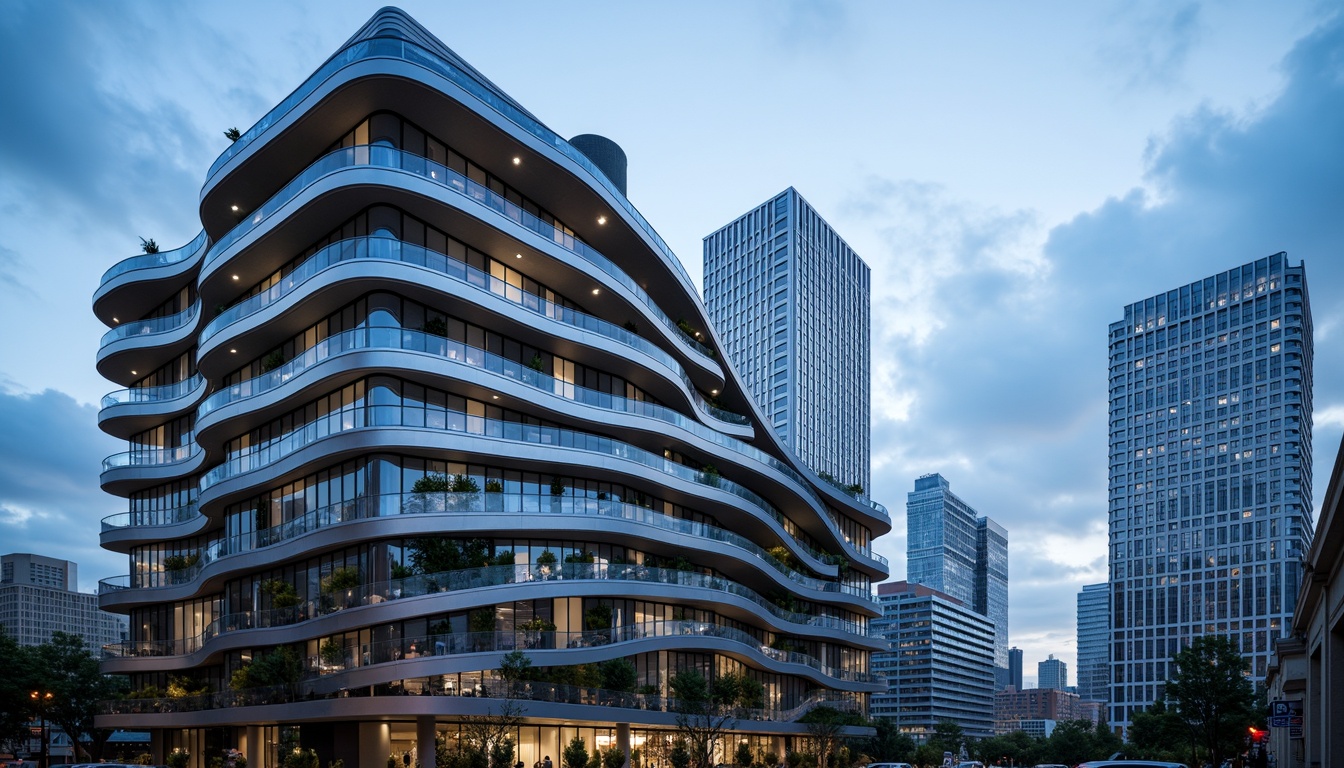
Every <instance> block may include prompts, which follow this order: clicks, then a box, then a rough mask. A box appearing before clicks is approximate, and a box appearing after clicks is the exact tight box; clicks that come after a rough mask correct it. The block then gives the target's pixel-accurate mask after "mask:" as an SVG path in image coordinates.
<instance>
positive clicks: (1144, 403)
mask: <svg viewBox="0 0 1344 768" xmlns="http://www.w3.org/2000/svg"><path fill="white" fill-rule="evenodd" d="M1311 366H1312V334H1311V307H1310V304H1309V302H1308V300H1307V281H1306V271H1305V266H1304V265H1303V264H1302V263H1299V264H1298V265H1297V266H1293V265H1292V264H1291V263H1290V262H1289V260H1288V257H1287V255H1286V254H1283V253H1277V254H1274V255H1273V256H1269V257H1268V258H1263V259H1259V260H1257V261H1254V262H1251V263H1249V264H1245V265H1243V266H1240V267H1236V268H1234V269H1231V270H1228V271H1226V272H1221V273H1219V274H1216V275H1213V276H1211V277H1207V278H1204V279H1203V280H1199V281H1196V282H1193V283H1189V284H1187V285H1182V286H1180V287H1177V288H1174V289H1172V290H1170V291H1167V292H1165V293H1160V294H1157V295H1155V296H1152V297H1149V298H1147V299H1144V300H1141V301H1136V302H1134V303H1133V304H1130V305H1128V306H1126V307H1125V310H1124V318H1123V319H1122V320H1120V321H1118V322H1115V323H1112V324H1111V326H1110V419H1111V420H1110V493H1109V496H1110V501H1109V518H1110V520H1109V522H1110V573H1109V578H1108V583H1109V586H1110V602H1111V631H1110V640H1111V657H1110V658H1111V662H1110V665H1111V681H1110V692H1111V697H1110V702H1111V711H1110V720H1111V722H1112V724H1114V725H1121V726H1123V725H1127V724H1128V723H1129V721H1130V718H1131V716H1132V715H1133V713H1134V712H1136V711H1138V710H1141V709H1143V708H1144V707H1147V706H1149V705H1150V704H1152V702H1153V701H1154V700H1155V699H1157V698H1158V697H1160V696H1161V695H1162V691H1163V684H1164V681H1165V680H1166V679H1167V678H1168V677H1170V675H1171V673H1172V672H1173V670H1172V668H1171V664H1170V659H1171V657H1172V656H1173V655H1175V654H1176V653H1177V652H1178V651H1179V650H1180V649H1181V648H1182V646H1183V645H1185V644H1187V643H1188V642H1189V641H1190V640H1191V639H1192V638H1194V637H1199V636H1202V635H1221V636H1225V637H1229V638H1231V639H1232V640H1233V641H1234V642H1235V643H1236V644H1237V645H1238V646H1239V647H1240V649H1241V652H1242V655H1243V656H1245V657H1246V659H1247V660H1248V661H1249V662H1250V665H1251V673H1252V675H1253V677H1254V678H1255V679H1257V680H1261V679H1263V678H1264V675H1265V670H1266V667H1267V666H1268V664H1269V660H1270V655H1271V653H1272V652H1273V647H1274V641H1275V640H1276V639H1277V638H1280V637H1284V636H1286V635H1287V634H1288V633H1289V620H1290V619H1291V617H1292V615H1293V608H1294V604H1295V601H1296V597H1297V592H1298V586H1299V583H1300V580H1301V574H1300V571H1301V567H1300V562H1301V559H1302V553H1303V552H1304V551H1305V549H1306V547H1307V544H1308V543H1309V541H1310V537H1311V530H1312V520H1311Z"/></svg>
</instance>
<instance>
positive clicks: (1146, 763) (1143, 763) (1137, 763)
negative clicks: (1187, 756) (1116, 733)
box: [1078, 760, 1186, 768]
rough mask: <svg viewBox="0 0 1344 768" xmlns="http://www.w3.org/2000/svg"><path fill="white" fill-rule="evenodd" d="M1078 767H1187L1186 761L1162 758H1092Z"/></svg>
mask: <svg viewBox="0 0 1344 768" xmlns="http://www.w3.org/2000/svg"><path fill="white" fill-rule="evenodd" d="M1078 768H1186V766H1185V763H1164V762H1162V761H1161V760H1092V761H1089V762H1086V763H1080V764H1079V765H1078Z"/></svg>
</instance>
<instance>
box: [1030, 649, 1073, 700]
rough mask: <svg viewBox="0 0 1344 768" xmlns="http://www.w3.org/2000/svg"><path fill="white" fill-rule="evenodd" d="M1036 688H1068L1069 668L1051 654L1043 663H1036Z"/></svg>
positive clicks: (1060, 689)
mask: <svg viewBox="0 0 1344 768" xmlns="http://www.w3.org/2000/svg"><path fill="white" fill-rule="evenodd" d="M1036 687H1037V688H1054V689H1055V690H1059V691H1062V690H1065V689H1066V688H1068V687H1069V666H1068V665H1067V664H1065V663H1064V662H1062V661H1060V660H1059V659H1056V658H1055V654H1053V653H1052V654H1050V657H1049V658H1048V659H1046V660H1045V661H1038V662H1036Z"/></svg>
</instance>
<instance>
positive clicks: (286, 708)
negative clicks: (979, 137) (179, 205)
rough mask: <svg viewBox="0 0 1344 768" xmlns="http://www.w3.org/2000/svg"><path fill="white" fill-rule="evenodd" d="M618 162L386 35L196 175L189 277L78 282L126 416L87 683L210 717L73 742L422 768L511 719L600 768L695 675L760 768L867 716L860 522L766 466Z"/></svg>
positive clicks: (320, 77) (302, 88) (536, 740)
mask: <svg viewBox="0 0 1344 768" xmlns="http://www.w3.org/2000/svg"><path fill="white" fill-rule="evenodd" d="M221 87H227V85H226V84H222V85H221ZM589 152H591V153H592V154H591V155H589V154H588V153H589ZM622 157H623V154H622V153H621V152H620V151H619V149H617V148H614V147H612V146H611V142H609V141H607V140H605V139H602V138H601V137H593V136H586V137H583V139H582V140H580V139H576V140H575V141H574V142H573V143H571V142H569V141H566V140H565V139H564V138H562V137H561V136H559V135H557V134H555V133H554V132H553V131H551V130H550V129H548V128H547V127H546V126H544V125H543V124H542V123H540V122H539V121H538V120H537V118H536V117H534V116H533V115H531V114H530V113H529V112H527V111H526V110H525V109H523V108H522V107H521V106H519V105H518V104H517V103H516V102H515V101H513V100H512V99H511V98H509V97H508V96H507V95H506V94H504V93H503V92H502V91H500V90H499V89H498V88H497V87H496V86H494V85H493V84H491V83H490V82H489V81H488V80H486V79H485V78H484V77H483V76H482V75H481V74H480V73H479V72H477V71H476V70H475V69H473V68H472V67H471V66H469V65H468V64H466V63H465V62H463V61H462V60H461V58H460V57H458V56H457V55H456V54H454V53H453V52H452V51H451V50H449V49H448V48H447V47H446V46H444V44H443V43H441V42H440V41H438V40H437V39H436V38H434V36H433V35H431V34H430V33H429V32H428V31H427V30H425V29H424V28H423V27H421V26H420V25H419V24H417V23H416V22H415V21H414V20H413V19H411V18H410V17H409V16H407V15H406V14H404V13H402V12H401V11H398V10H396V9H391V8H388V9H383V10H381V11H379V12H378V13H377V14H375V15H374V17H373V18H372V19H371V20H370V21H369V22H368V23H367V24H366V25H365V26H364V27H363V28H362V29H360V30H359V31H358V32H357V33H356V34H355V35H354V37H352V38H351V39H350V40H349V41H348V42H347V43H346V44H345V45H343V46H342V47H341V48H340V50H338V51H337V52H336V53H335V54H334V55H333V56H332V57H331V58H330V59H329V60H328V61H327V62H326V63H324V64H323V65H322V67H321V68H320V69H319V70H318V71H317V72H315V73H314V74H313V75H312V76H311V77H310V78H309V79H308V80H306V81H305V82H303V83H302V84H300V85H299V87H298V88H297V90H295V91H294V92H293V93H292V94H291V95H290V96H288V97H286V98H285V100H284V101H283V102H281V103H280V104H279V105H277V106H276V107H275V108H274V109H272V110H271V111H270V112H269V113H267V114H266V115H264V116H263V117H262V118H261V119H260V121H259V122H257V124H256V125H255V126H253V127H252V128H251V129H249V130H247V131H245V132H244V133H243V134H242V136H241V137H240V138H239V139H238V140H237V141H235V142H234V143H233V144H232V145H231V146H230V147H229V148H228V149H227V150H225V152H224V154H223V155H222V156H221V157H220V158H219V159H218V160H217V161H216V162H215V163H214V164H213V166H212V167H211V168H210V170H209V172H208V173H207V175H206V179H205V184H204V188H203V190H202V192H201V194H200V197H199V212H200V216H201V224H202V232H201V234H200V235H199V236H198V237H197V238H196V239H195V240H194V241H193V242H191V243H190V244H188V245H187V246H185V247H183V248H180V249H178V250H174V251H165V252H159V253H145V254H139V255H136V256H133V257H131V258H129V259H127V260H125V261H122V262H121V263H119V264H116V265H114V266H113V267H112V268H111V269H110V270H109V271H108V272H107V273H106V274H105V275H104V277H103V280H102V282H101V285H100V287H99V288H98V290H97V292H96V294H95V296H94V311H95V314H96V315H97V316H98V317H99V319H101V320H102V321H103V322H105V323H106V324H107V325H108V327H109V330H108V331H107V333H106V335H105V336H104V337H103V341H102V345H101V347H100V349H99V352H98V360H97V365H98V369H99V371H100V372H101V373H102V374H103V375H105V376H106V377H108V378H109V379H112V380H113V381H115V382H117V383H118V384H119V385H120V386H122V387H125V389H123V390H121V391H118V392H116V393H113V394H112V395H109V396H108V397H107V398H105V399H104V400H103V408H102V410H101V412H100V414H99V417H100V418H99V421H100V424H101V426H102V428H103V429H104V430H106V431H107V432H109V433H111V434H113V435H116V436H118V437H121V438H124V439H126V440H127V443H128V445H127V451H126V452H125V453H122V454H118V455H116V456H113V457H111V458H109V459H108V460H107V462H106V464H105V466H104V471H103V474H102V478H101V480H102V485H103V488H104V489H106V490H107V491H109V492H111V493H113V494H116V495H120V496H123V497H126V498H127V499H128V509H127V511H126V512H124V513H122V514H119V515H117V516H115V517H113V518H111V519H109V520H106V521H104V524H103V533H102V541H103V545H104V546H105V547H106V548H108V549H111V550H113V551H117V552H122V553H125V554H126V555H127V558H128V569H127V572H126V573H124V574H122V575H120V576H117V577H114V578H110V579H107V580H105V581H104V582H103V583H102V585H101V593H102V594H101V599H102V602H103V605H104V607H106V608H108V609H111V610H115V611H118V612H120V613H125V614H129V615H130V616H131V637H130V638H129V640H128V642H126V643H124V644H116V645H112V646H109V647H107V648H105V649H104V650H105V653H106V654H107V655H108V656H109V657H110V658H107V659H106V660H105V661H104V669H105V671H106V672H109V673H116V674H125V675H129V676H130V678H131V686H132V688H133V689H135V690H137V691H141V693H140V694H139V695H138V696H137V697H136V698H137V699H152V698H153V692H152V691H146V690H145V689H146V688H147V687H151V686H157V687H159V688H162V687H163V686H164V685H166V684H167V682H168V681H169V680H170V679H172V678H176V677H185V678H189V679H191V680H193V681H196V684H198V685H201V686H205V687H207V688H208V689H209V690H212V691H216V692H219V693H216V694H210V695H205V696H200V697H192V698H189V699H173V700H171V702H166V701H157V700H148V701H145V700H141V701H128V702H116V703H112V704H109V705H108V711H107V713H106V714H104V715H103V716H101V717H100V718H99V720H98V724H99V726H100V727H107V728H123V727H124V728H134V729H139V730H150V731H154V732H156V733H155V738H154V744H155V750H156V752H160V754H156V756H155V762H157V763H162V762H164V755H163V754H161V752H162V750H163V749H169V750H170V749H173V748H183V749H185V750H186V751H188V752H189V753H190V754H191V759H192V761H194V765H195V766H196V768H200V766H203V765H205V762H206V759H207V757H208V756H210V755H218V754H220V752H219V750H220V749H221V748H224V747H236V748H240V749H242V750H243V752H244V753H245V755H246V757H247V760H248V764H249V765H251V766H263V765H276V764H277V757H278V755H277V754H276V753H275V752H273V751H271V752H268V750H272V749H276V748H278V747H279V745H280V744H282V743H287V742H288V740H290V739H292V738H293V737H296V736H297V739H298V744H299V745H300V746H302V747H310V748H313V749H315V750H316V751H317V755H318V758H319V761H320V762H321V763H322V764H324V765H325V764H327V763H329V762H331V761H333V760H337V759H340V760H343V761H344V762H345V764H346V765H360V766H381V765H385V764H386V763H387V759H388V755H389V754H391V753H395V754H396V755H397V758H398V761H399V762H402V763H403V764H409V763H411V762H413V760H412V759H411V755H410V753H411V752H412V751H413V750H414V751H415V752H416V753H417V755H418V761H419V764H420V765H421V766H422V768H433V766H434V763H435V749H434V744H435V741H436V737H437V738H445V739H446V743H447V744H449V745H457V744H460V743H467V742H470V741H471V739H472V738H473V735H472V734H473V732H472V731H471V729H470V728H469V727H467V726H469V724H470V723H471V722H472V721H471V720H470V719H469V718H473V717H476V716H481V715H487V714H495V715H499V714H501V712H502V708H503V707H504V706H505V699H508V698H512V699H515V700H517V699H522V700H523V701H522V702H520V703H519V706H520V707H521V711H522V713H523V714H522V717H523V720H522V722H521V724H520V725H519V726H518V727H517V728H511V729H510V732H509V733H508V736H509V738H510V739H511V740H512V741H513V744H514V745H516V752H515V754H514V755H513V756H511V757H512V759H510V760H507V761H506V762H508V763H509V764H512V763H513V762H514V760H521V761H522V762H523V763H524V764H526V765H532V764H534V763H535V762H536V761H538V760H541V759H543V758H544V757H546V756H548V755H549V756H550V759H551V760H552V761H554V762H558V761H559V757H560V753H561V749H562V747H563V746H564V744H565V743H567V742H568V741H569V739H570V738H572V737H574V736H578V737H581V738H582V739H584V741H585V742H586V743H587V745H588V749H589V751H590V752H591V751H593V750H595V749H596V748H597V747H599V746H602V747H608V746H615V747H619V748H622V749H623V750H624V751H626V756H627V757H626V759H628V755H629V750H630V749H631V747H632V745H639V744H640V743H641V742H643V743H645V744H649V743H652V744H653V745H654V747H653V748H654V749H656V748H657V745H659V744H662V743H666V742H667V741H668V740H669V739H670V738H671V737H672V736H673V734H675V726H674V720H675V717H674V716H673V715H672V714H669V713H668V712H667V711H666V709H667V707H668V699H667V698H666V697H667V696H668V695H669V681H670V680H671V678H672V676H673V675H674V674H675V673H678V672H686V671H690V670H694V671H697V672H699V673H701V674H702V675H704V676H706V677H709V678H714V677H718V676H722V675H725V674H728V673H734V674H737V673H740V674H742V675H745V676H746V677H748V678H750V679H752V680H754V681H756V682H757V683H759V684H760V686H761V691H762V696H761V698H760V700H759V702H758V703H759V704H760V705H761V707H760V710H759V714H753V715H751V716H748V717H743V718H740V719H738V721H737V725H736V727H735V729H734V732H733V734H732V737H731V739H732V746H733V748H735V747H736V745H737V744H739V743H742V742H746V743H747V744H748V745H750V747H751V748H752V750H753V754H757V753H759V752H761V751H776V752H778V753H779V754H783V752H784V750H783V746H784V739H785V737H786V736H787V735H789V734H792V735H795V736H803V735H805V734H806V730H807V726H806V725H804V724H802V723H799V722H797V720H798V718H799V717H800V716H801V715H803V714H804V713H805V712H806V711H808V709H809V708H811V707H813V706H815V705H816V704H818V703H820V702H823V701H824V702H828V703H830V704H831V705H834V706H839V707H842V708H848V709H856V710H858V711H863V710H864V709H865V704H866V699H867V697H868V695H869V694H870V693H876V692H879V691H882V690H885V688H884V686H883V685H882V684H881V681H880V680H879V679H878V678H877V677H876V676H875V675H873V674H872V673H871V672H870V670H869V666H868V663H869V655H870V653H871V651H873V650H878V649H881V648H882V647H884V644H883V642H882V641H881V640H880V639H878V638H875V637H873V636H871V635H870V634H869V632H868V621H869V619H871V618H873V617H875V616H877V615H879V611H878V608H877V605H876V602H875V598H874V597H873V596H872V594H871V583H872V581H873V580H874V579H878V580H881V579H882V578H884V577H885V576H886V574H887V565H886V562H885V561H884V560H883V559H882V558H881V557H880V556H878V555H876V554H875V553H874V552H873V551H872V537H873V535H875V534H880V533H884V532H885V531H887V530H888V529H889V528H890V522H889V519H888V517H887V515H886V513H885V510H883V509H881V507H880V506H879V505H874V504H873V503H872V502H869V501H867V500H865V499H860V498H856V497H855V496H852V495H849V494H846V493H843V492H841V491H840V490H838V489H836V488H833V487H832V486H830V485H828V484H826V483H822V482H820V481H816V480H815V478H813V479H809V477H808V474H807V470H806V468H805V467H804V466H803V465H802V464H801V463H800V462H798V461H797V459H796V458H795V457H794V454H793V453H792V452H791V450H790V448H789V447H788V446H786V445H785V444H784V443H783V442H782V441H781V440H780V439H778V437H777V436H776V434H775V432H774V430H773V429H772V427H771V422H770V420H769V419H768V418H767V417H766V416H764V415H763V413H762V412H761V411H760V410H759V409H758V408H757V407H756V406H755V403H754V399H753V397H752V396H751V393H750V392H749V391H748V390H747V389H746V388H745V387H743V385H742V384H741V382H740V379H739V378H738V376H737V374H736V372H735V371H734V370H733V369H732V368H731V366H730V365H728V361H729V357H728V356H727V355H726V354H725V350H724V347H723V345H722V344H721V343H720V341H719V339H718V337H717V334H716V333H715V331H714V329H713V327H712V326H711V325H710V324H709V322H708V319H707V316H706V312H705V310H704V308H703V306H702V305H701V304H700V301H699V298H698V296H697V294H696V291H695V287H694V286H693V285H692V284H691V281H690V278H689V277H688V276H687V274H686V272H685V270H684V268H683V267H682V265H681V263H680V261H679V260H678V259H677V257H676V256H675V255H674V254H673V253H671V251H670V250H668V248H667V246H666V244H665V243H664V241H663V240H662V239H661V238H660V237H659V236H658V235H657V233H656V232H655V231H654V230H653V229H652V228H651V226H650V225H649V224H648V222H647V221H646V220H645V219H644V218H643V217H642V216H641V215H640V214H639V212H638V211H637V210H636V209H635V208H634V206H633V205H632V204H631V203H630V201H629V200H628V199H627V198H626V196H625V195H624V193H623V191H622V186H621V184H620V180H621V179H622V178H623V177H624V170H625V169H624V168H623V167H622V166H621V165H620V161H621V158H622ZM673 318H679V319H681V321H682V322H681V323H680V324H679V323H678V322H677V321H676V320H674V319H673ZM680 326H686V327H689V328H692V329H693V331H692V332H691V333H689V334H688V333H686V332H685V330H684V328H682V327H680ZM710 398H716V399H717V401H718V404H717V405H711V404H710V403H709V402H708V400H709V399H710ZM512 651H519V652H521V653H522V654H524V655H525V656H526V657H527V658H528V659H529V660H530V661H531V663H532V665H533V669H534V670H536V672H537V674H536V675H534V677H535V678H536V679H534V680H531V681H530V682H529V684H528V685H527V686H525V687H524V686H521V685H517V686H515V685H511V684H510V681H509V680H506V679H504V677H503V676H502V675H501V674H500V673H499V669H500V667H501V662H502V660H503V658H504V657H505V655H506V654H507V653H510V652H512ZM604 662H610V663H609V664H607V665H606V666H605V667H601V669H603V670H606V672H604V673H603V674H604V675H605V676H601V677H602V679H600V680H599V679H597V678H595V677H594V676H593V674H589V673H590V672H593V671H595V670H597V669H599V667H598V666H596V665H600V664H603V663H604ZM580 665H583V667H582V670H583V671H584V674H585V675H586V676H585V677H576V674H575V673H576V670H578V668H579V666H580ZM613 670H614V673H613V674H615V677H612V674H609V673H612V671H613ZM617 688H619V690H620V691H623V692H618V691H617V690H615V689H617ZM599 689H605V690H599ZM634 691H640V692H638V693H636V692H634ZM653 691H657V692H658V693H657V694H655V693H653ZM407 694H419V695H407ZM463 694H467V695H463ZM278 723H283V724H284V725H283V726H278V725H277V724H278ZM459 737H460V738H459ZM725 749H726V748H725ZM645 754H649V752H647V751H646V752H645ZM710 757H711V759H713V761H714V762H716V763H717V762H726V761H729V760H731V755H729V754H725V753H724V752H722V751H721V752H720V753H719V754H717V755H713V756H710ZM482 759H484V758H483V757H482Z"/></svg>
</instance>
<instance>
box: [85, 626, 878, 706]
mask: <svg viewBox="0 0 1344 768" xmlns="http://www.w3.org/2000/svg"><path fill="white" fill-rule="evenodd" d="M501 644H507V642H502V643H501ZM514 645H515V646H516V645H517V643H516V642H515V643H514ZM445 649H446V646H445ZM370 658H372V657H370ZM360 660H361V661H362V660H363V659H362V658H361V659H360ZM323 664H324V662H322V661H321V660H320V658H318V659H317V660H314V659H309V660H308V662H307V667H308V669H309V670H314V669H316V670H317V671H318V673H320V672H321V671H322V666H323ZM326 666H327V671H328V676H330V675H331V674H333V673H339V672H340V671H343V669H344V666H343V665H341V666H340V667H339V668H333V666H332V665H326ZM320 677H321V675H320V674H317V675H315V676H313V677H312V678H311V679H309V680H308V681H305V682H302V683H296V684H294V685H279V686H271V687H268V688H248V689H245V690H241V691H221V692H219V693H207V694H201V695H198V696H181V697H172V698H159V699H114V700H111V701H103V702H100V714H104V715H143V714H154V713H161V714H164V713H177V712H202V711H206V710H214V709H228V708H232V707H257V706H267V705H272V704H291V703H294V702H300V701H319V700H332V699H345V698H352V697H353V698H363V697H366V696H405V695H407V694H410V693H414V694H418V695H425V696H456V695H459V692H458V691H457V690H456V689H455V688H453V687H450V686H451V683H449V682H448V681H449V680H452V679H455V678H456V677H458V676H457V675H452V676H447V677H445V676H443V675H432V676H429V677H418V678H403V679H400V680H395V681H390V682H388V683H383V684H379V685H374V686H363V685H362V686H358V687H356V688H354V689H347V688H339V689H335V690H332V689H333V688H334V687H335V686H334V685H330V684H324V685H322V686H321V687H322V689H323V690H322V691H321V692H319V691H318V685H317V683H318V682H323V683H331V682H332V680H334V679H335V678H331V679H328V680H319V678H320ZM462 679H463V690H462V691H461V692H460V695H462V696H470V697H478V698H489V699H505V698H509V699H522V700H525V701H537V702H546V703H551V704H579V705H586V706H598V707H609V708H610V707H615V708H618V709H630V710H640V711H645V712H673V713H675V712H679V711H681V710H682V705H681V704H680V702H678V701H677V700H676V699H674V698H671V697H668V696H663V695H661V694H657V693H647V694H646V693H626V692H623V691H610V690H605V689H602V688H589V687H584V686H576V685H562V684H559V683H546V682H540V681H528V682H525V683H508V682H505V681H503V680H499V679H495V678H492V677H488V676H486V675H483V674H482V673H479V672H478V673H469V674H467V675H463V676H462ZM468 685H470V687H468ZM823 705H824V706H827V707H831V708H832V709H839V710H842V711H845V712H862V711H863V707H862V705H861V704H860V703H859V702H858V701H857V700H856V698H855V696H854V695H853V694H847V693H844V692H842V691H826V690H818V691H813V692H812V693H810V694H809V695H808V696H807V697H806V698H805V699H804V700H803V701H802V702H800V703H798V704H796V705H794V706H792V707H789V708H787V709H745V710H738V711H737V712H736V719H738V720H751V721H754V722H779V723H792V722H795V721H797V720H798V719H799V718H800V717H802V716H803V715H805V714H807V713H808V712H809V711H811V710H813V709H815V708H816V707H818V706H823Z"/></svg>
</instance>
